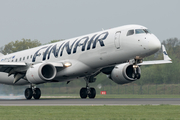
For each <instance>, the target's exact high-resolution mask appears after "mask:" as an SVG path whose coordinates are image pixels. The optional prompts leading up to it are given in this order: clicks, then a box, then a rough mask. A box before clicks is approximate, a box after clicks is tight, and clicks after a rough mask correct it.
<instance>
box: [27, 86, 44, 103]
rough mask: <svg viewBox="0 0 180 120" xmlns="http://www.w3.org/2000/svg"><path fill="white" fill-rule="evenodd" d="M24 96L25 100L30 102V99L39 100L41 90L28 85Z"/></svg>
mask: <svg viewBox="0 0 180 120" xmlns="http://www.w3.org/2000/svg"><path fill="white" fill-rule="evenodd" d="M24 96H25V98H26V99H27V100H30V99H31V98H32V97H33V98H34V99H39V98H40V97H41V90H40V89H39V88H36V87H35V86H33V85H30V88H26V90H25V91H24Z"/></svg>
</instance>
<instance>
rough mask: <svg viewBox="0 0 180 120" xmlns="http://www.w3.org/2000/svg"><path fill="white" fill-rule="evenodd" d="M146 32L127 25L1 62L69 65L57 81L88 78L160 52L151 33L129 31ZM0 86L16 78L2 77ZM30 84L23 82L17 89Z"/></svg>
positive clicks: (44, 47) (50, 45)
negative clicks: (105, 69)
mask: <svg viewBox="0 0 180 120" xmlns="http://www.w3.org/2000/svg"><path fill="white" fill-rule="evenodd" d="M135 29H147V28H146V27H143V26H140V25H128V26H122V27H117V28H113V29H109V30H104V31H100V32H97V33H92V34H88V35H84V36H80V37H77V38H72V39H68V40H64V41H60V42H57V43H52V44H48V45H44V46H39V47H36V48H32V49H27V50H24V51H20V52H16V53H12V54H9V55H5V56H2V57H1V58H0V60H1V62H25V63H34V64H36V63H40V62H56V63H58V62H61V63H64V62H70V63H71V64H72V65H71V66H70V67H67V68H64V69H62V70H59V71H58V72H57V75H56V77H55V80H56V81H67V80H71V79H76V78H79V77H85V76H88V75H92V74H94V73H96V72H98V71H99V70H100V69H102V68H105V67H108V66H112V65H116V64H121V63H124V62H127V61H128V60H130V59H134V58H137V57H138V58H144V57H146V56H149V55H151V54H153V53H155V52H157V51H158V50H159V49H160V47H161V43H160V41H159V40H158V39H157V37H156V36H155V35H154V34H152V33H142V34H136V33H134V34H132V35H129V36H127V32H128V31H129V30H135ZM0 76H1V77H0V83H3V84H13V80H14V77H13V75H12V76H9V77H8V73H4V72H1V73H0ZM23 84H29V82H28V81H27V80H23V79H22V80H20V81H19V82H17V83H16V85H23Z"/></svg>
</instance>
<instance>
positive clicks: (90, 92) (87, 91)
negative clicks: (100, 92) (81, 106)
mask: <svg viewBox="0 0 180 120" xmlns="http://www.w3.org/2000/svg"><path fill="white" fill-rule="evenodd" d="M95 80H96V79H95V78H94V77H86V78H85V81H86V87H83V88H81V90H80V92H79V94H80V97H81V98H82V99H86V98H87V97H89V98H91V99H93V98H95V97H96V90H95V89H94V88H93V87H89V83H92V82H95Z"/></svg>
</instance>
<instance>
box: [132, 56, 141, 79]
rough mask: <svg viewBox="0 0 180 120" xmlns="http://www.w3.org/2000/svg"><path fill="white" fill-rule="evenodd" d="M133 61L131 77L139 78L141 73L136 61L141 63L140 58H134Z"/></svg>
mask: <svg viewBox="0 0 180 120" xmlns="http://www.w3.org/2000/svg"><path fill="white" fill-rule="evenodd" d="M134 60H135V62H134V64H133V74H132V78H134V79H140V77H141V74H140V71H139V67H138V65H137V64H138V63H142V59H134Z"/></svg>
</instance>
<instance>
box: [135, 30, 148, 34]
mask: <svg viewBox="0 0 180 120" xmlns="http://www.w3.org/2000/svg"><path fill="white" fill-rule="evenodd" d="M135 32H136V34H141V33H146V34H147V33H151V32H150V31H149V30H148V29H136V30H135Z"/></svg>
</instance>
